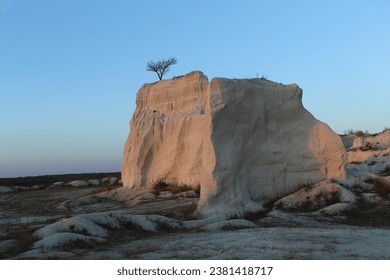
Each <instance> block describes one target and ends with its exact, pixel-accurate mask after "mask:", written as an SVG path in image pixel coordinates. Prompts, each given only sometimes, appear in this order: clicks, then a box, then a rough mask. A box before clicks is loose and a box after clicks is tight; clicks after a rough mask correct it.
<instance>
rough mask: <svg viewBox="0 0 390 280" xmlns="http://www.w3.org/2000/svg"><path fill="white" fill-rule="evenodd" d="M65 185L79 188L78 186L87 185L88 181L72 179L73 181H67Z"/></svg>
mask: <svg viewBox="0 0 390 280" xmlns="http://www.w3.org/2000/svg"><path fill="white" fill-rule="evenodd" d="M66 185H67V186H71V187H76V188H79V187H87V186H88V183H87V182H86V181H83V180H74V181H71V182H69V183H67V184H66Z"/></svg>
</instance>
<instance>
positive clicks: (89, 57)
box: [0, 0, 390, 177]
mask: <svg viewBox="0 0 390 280" xmlns="http://www.w3.org/2000/svg"><path fill="white" fill-rule="evenodd" d="M389 15H390V1H386V0H384V1H375V0H367V1H339V0H337V1H278V0H276V1H269V0H267V1H262V0H256V1H254V0H253V1H245V0H243V1H226V0H223V1H214V0H213V1H210V0H207V1H205V0H197V1H182V0H181V1H179V0H177V1H169V0H167V1H161V0H156V1H149V0H143V1H130V0H129V1H126V0H63V1H53V0H0V104H1V108H0V177H13V176H25V175H38V174H59V173H70V172H75V173H79V172H101V171H119V170H120V164H121V160H122V153H123V146H124V142H125V140H126V137H127V135H128V133H129V120H130V118H131V116H132V113H133V111H134V109H135V96H136V93H137V91H138V89H139V88H140V87H141V85H142V84H143V83H145V82H153V81H156V76H155V74H154V73H152V72H146V71H145V64H146V62H148V61H149V60H152V59H153V60H157V59H161V58H168V57H171V56H175V57H176V58H177V59H178V64H177V65H175V66H173V67H172V69H171V72H169V73H168V74H167V76H166V77H167V78H170V77H172V76H176V75H182V74H185V73H187V72H190V71H192V70H201V71H203V72H204V73H205V74H206V75H207V76H208V77H209V78H210V79H211V78H213V77H216V76H219V77H228V78H247V77H256V76H257V75H258V76H261V75H265V76H267V77H268V78H269V79H270V80H273V81H277V82H281V83H285V84H288V83H294V82H295V83H298V84H299V86H300V87H301V88H303V91H304V95H303V102H304V105H305V107H306V108H307V109H308V110H309V111H310V112H312V113H313V114H314V116H315V117H316V118H317V119H319V120H322V121H324V122H326V123H328V124H329V125H330V127H332V128H333V129H334V130H335V131H336V132H338V133H342V132H343V131H344V130H347V129H354V130H357V129H360V130H369V131H370V132H377V131H381V130H382V129H383V128H384V127H389V126H390V77H389V74H390V16H389Z"/></svg>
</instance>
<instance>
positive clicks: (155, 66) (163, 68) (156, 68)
mask: <svg viewBox="0 0 390 280" xmlns="http://www.w3.org/2000/svg"><path fill="white" fill-rule="evenodd" d="M176 63H177V60H176V58H174V57H172V58H170V59H167V60H159V61H149V62H148V63H147V64H146V71H152V72H156V74H157V76H158V78H159V79H160V81H161V79H162V78H163V76H164V75H165V73H167V72H168V70H169V66H171V65H174V64H176Z"/></svg>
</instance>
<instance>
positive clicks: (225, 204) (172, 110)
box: [122, 72, 346, 215]
mask: <svg viewBox="0 0 390 280" xmlns="http://www.w3.org/2000/svg"><path fill="white" fill-rule="evenodd" d="M301 99H302V90H301V89H300V88H299V87H298V86H297V85H296V84H293V85H283V84H280V83H274V82H271V81H268V80H265V79H223V78H214V79H213V80H212V81H211V82H209V81H208V79H207V77H206V76H204V75H203V73H201V72H191V73H189V74H187V75H185V76H182V77H179V78H174V79H172V80H167V81H160V82H158V83H154V84H145V85H143V86H142V88H141V89H140V91H139V92H138V94H137V108H136V110H135V112H134V115H133V118H132V120H131V123H130V126H131V130H130V135H129V137H128V139H127V142H126V145H125V151H124V159H123V164H122V180H123V185H124V186H127V187H130V188H150V187H152V186H153V184H154V183H155V182H157V181H159V180H164V181H165V182H168V183H169V182H171V183H177V184H179V185H180V184H185V185H190V186H194V187H195V186H197V185H200V187H201V196H200V201H199V205H198V213H199V214H203V215H211V214H218V213H222V214H228V215H230V214H242V213H244V212H246V211H257V210H260V209H262V206H263V204H264V203H266V202H267V201H271V200H273V199H275V198H277V197H280V196H281V195H284V194H287V193H290V192H291V191H292V190H293V189H294V188H295V187H296V186H297V185H298V184H300V183H308V182H316V181H319V180H322V179H326V178H333V177H344V176H345V166H344V165H345V162H346V154H345V150H344V146H343V144H342V142H341V139H340V137H339V136H338V135H337V134H336V133H334V132H333V131H332V130H331V129H330V128H329V127H328V126H327V125H326V124H324V123H322V122H320V121H318V120H316V119H315V118H314V117H313V116H312V115H311V114H310V113H309V112H308V111H307V110H306V109H305V108H304V107H303V105H302V100H301Z"/></svg>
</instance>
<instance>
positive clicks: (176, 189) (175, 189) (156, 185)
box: [152, 179, 200, 194]
mask: <svg viewBox="0 0 390 280" xmlns="http://www.w3.org/2000/svg"><path fill="white" fill-rule="evenodd" d="M152 186H153V187H152V188H153V189H154V190H155V191H156V192H157V193H159V192H162V191H170V192H172V193H174V194H177V193H181V192H186V191H191V190H195V191H197V192H198V193H199V192H200V185H197V186H190V185H187V184H176V183H167V182H165V181H164V180H162V179H159V180H157V181H156V182H153V183H152Z"/></svg>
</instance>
